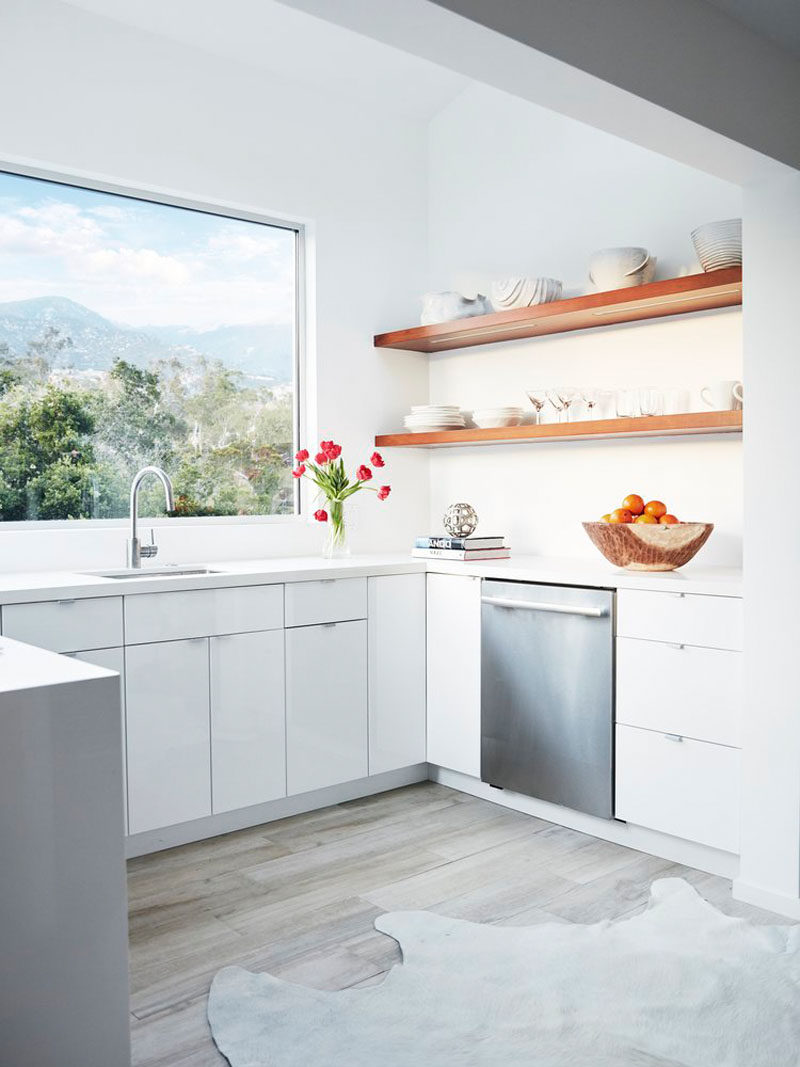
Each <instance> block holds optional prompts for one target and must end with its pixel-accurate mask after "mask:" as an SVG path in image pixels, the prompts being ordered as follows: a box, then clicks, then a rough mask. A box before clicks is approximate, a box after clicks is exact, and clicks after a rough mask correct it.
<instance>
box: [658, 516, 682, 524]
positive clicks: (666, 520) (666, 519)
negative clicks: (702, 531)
mask: <svg viewBox="0 0 800 1067" xmlns="http://www.w3.org/2000/svg"><path fill="white" fill-rule="evenodd" d="M658 521H659V522H660V523H661V525H662V526H674V525H675V523H677V522H680V519H676V518H675V516H674V515H662V516H661V518H660V519H659V520H658Z"/></svg>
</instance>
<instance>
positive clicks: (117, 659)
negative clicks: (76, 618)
mask: <svg viewBox="0 0 800 1067" xmlns="http://www.w3.org/2000/svg"><path fill="white" fill-rule="evenodd" d="M70 655H71V656H72V658H73V659H82V660H83V661H84V662H85V663H93V664H94V665H95V667H105V668H106V670H109V671H116V672H117V674H118V675H119V681H120V689H121V693H120V707H121V708H122V795H123V797H124V799H125V833H127V832H128V757H127V753H126V751H125V749H126V745H125V733H126V730H125V650H124V649H122V648H96V649H95V650H94V651H93V652H72V653H70Z"/></svg>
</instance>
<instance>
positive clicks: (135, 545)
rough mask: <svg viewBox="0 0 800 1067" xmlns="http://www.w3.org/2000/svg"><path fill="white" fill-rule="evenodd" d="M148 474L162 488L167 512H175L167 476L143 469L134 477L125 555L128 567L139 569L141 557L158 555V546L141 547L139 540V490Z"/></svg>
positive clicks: (162, 472) (159, 472)
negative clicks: (154, 478)
mask: <svg viewBox="0 0 800 1067" xmlns="http://www.w3.org/2000/svg"><path fill="white" fill-rule="evenodd" d="M150 474H152V475H154V476H155V477H156V478H158V479H159V480H160V482H161V484H162V485H163V486H164V497H165V499H166V503H167V511H174V510H175V497H174V494H173V492H172V482H171V481H170V479H169V475H168V474H167V473H166V471H163V470H162V469H161V468H160V467H143V468H142V469H141V470H140V471H139V473H138V474H136V475H135V477H134V479H133V482H132V483H131V536H130V538H129V540H128V553H127V555H128V566H129V567H133V568H138V567H141V565H142V557H144V558H145V559H150V558H151V557H152V556H156V555H158V545H156V544H151V545H142V543H141V541H140V540H139V489H140V488H141V485H142V482H143V481H144V480H145V478H146V477H147V476H148V475H150Z"/></svg>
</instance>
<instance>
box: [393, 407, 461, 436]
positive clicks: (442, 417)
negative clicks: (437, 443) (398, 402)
mask: <svg viewBox="0 0 800 1067" xmlns="http://www.w3.org/2000/svg"><path fill="white" fill-rule="evenodd" d="M403 421H404V422H405V427H406V429H407V430H410V431H411V433H429V432H431V431H434V430H463V429H464V416H463V415H462V413H461V409H460V408H459V407H458V405H457V404H416V405H415V406H414V407H412V409H411V414H410V415H406V417H405V419H404V420H403Z"/></svg>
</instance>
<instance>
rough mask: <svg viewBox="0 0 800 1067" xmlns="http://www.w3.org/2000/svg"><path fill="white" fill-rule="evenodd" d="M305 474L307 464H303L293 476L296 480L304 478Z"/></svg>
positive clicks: (293, 472)
mask: <svg viewBox="0 0 800 1067" xmlns="http://www.w3.org/2000/svg"><path fill="white" fill-rule="evenodd" d="M305 473H306V468H305V464H304V463H301V464H300V466H299V467H298V468H297V470H296V471H292V474H293V475H294V477H295V478H302V477H303V475H304V474H305Z"/></svg>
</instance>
